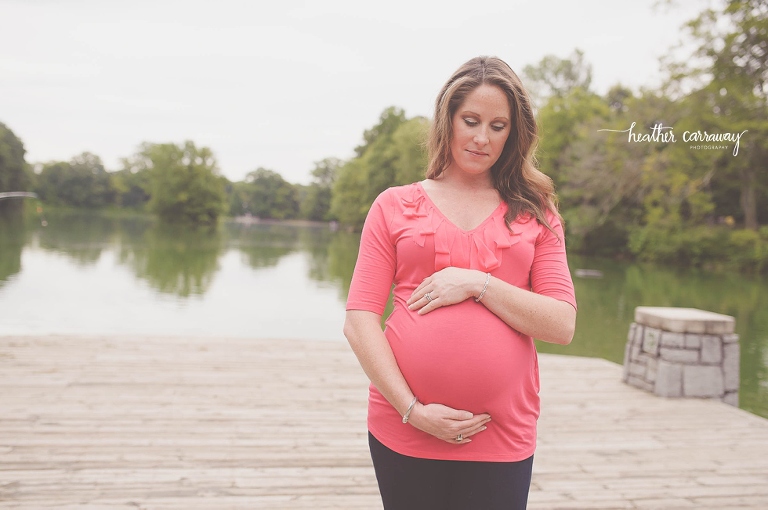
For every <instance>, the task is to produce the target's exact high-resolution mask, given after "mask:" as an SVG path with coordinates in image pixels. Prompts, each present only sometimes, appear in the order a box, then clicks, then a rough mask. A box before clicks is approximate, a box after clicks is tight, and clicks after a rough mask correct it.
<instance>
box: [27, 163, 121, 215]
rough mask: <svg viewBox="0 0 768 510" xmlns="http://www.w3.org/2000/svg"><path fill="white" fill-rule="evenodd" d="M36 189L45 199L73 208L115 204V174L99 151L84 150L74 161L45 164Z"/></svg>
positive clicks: (45, 200)
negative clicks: (99, 155) (108, 170)
mask: <svg viewBox="0 0 768 510" xmlns="http://www.w3.org/2000/svg"><path fill="white" fill-rule="evenodd" d="M36 186H37V187H36V190H37V193H38V194H39V196H40V198H41V200H43V201H44V202H47V203H50V204H55V205H64V206H69V207H85V208H95V207H104V206H107V205H111V204H113V203H114V199H115V190H114V188H113V187H112V178H111V175H110V174H109V173H108V172H107V171H106V169H105V168H104V164H103V163H102V162H101V159H100V158H99V157H98V156H96V155H95V154H91V153H90V152H84V153H82V154H80V155H78V156H75V157H74V158H72V160H71V161H69V162H65V161H55V162H51V163H46V164H45V165H43V167H42V170H41V171H40V175H39V176H38V178H37V184H36Z"/></svg>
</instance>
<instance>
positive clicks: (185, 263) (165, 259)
mask: <svg viewBox="0 0 768 510" xmlns="http://www.w3.org/2000/svg"><path fill="white" fill-rule="evenodd" d="M130 232H131V234H134V235H135V234H136V233H138V231H130ZM223 239H224V238H223V236H222V234H221V232H220V230H219V229H216V228H211V227H198V228H189V227H187V228H179V227H176V226H170V225H165V224H162V223H156V224H153V225H151V226H149V227H147V228H146V229H145V230H144V231H143V232H141V237H140V238H138V239H131V238H130V237H128V236H125V237H123V239H122V240H121V242H120V250H119V255H118V260H119V261H120V263H121V264H125V265H127V266H128V267H130V268H131V269H132V270H133V272H134V273H135V274H136V276H137V277H139V278H141V279H143V280H146V281H147V282H149V283H150V285H152V287H153V288H155V289H157V290H159V291H160V292H164V293H168V294H174V295H177V296H181V297H188V296H192V295H201V294H204V293H205V292H206V291H207V290H208V288H209V287H210V286H211V283H212V282H213V279H214V276H215V274H216V271H217V270H218V269H219V264H218V259H219V256H220V255H221V254H222V252H223V251H224V247H225V246H224V241H223Z"/></svg>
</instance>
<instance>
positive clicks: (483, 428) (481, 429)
mask: <svg viewBox="0 0 768 510" xmlns="http://www.w3.org/2000/svg"><path fill="white" fill-rule="evenodd" d="M487 428H488V427H482V428H480V431H481V432H482V431H483V430H485V429H487Z"/></svg>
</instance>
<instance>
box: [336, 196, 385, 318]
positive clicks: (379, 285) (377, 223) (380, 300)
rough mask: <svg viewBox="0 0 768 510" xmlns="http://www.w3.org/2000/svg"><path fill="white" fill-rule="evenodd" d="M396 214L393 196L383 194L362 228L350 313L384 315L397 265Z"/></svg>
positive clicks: (349, 300)
mask: <svg viewBox="0 0 768 510" xmlns="http://www.w3.org/2000/svg"><path fill="white" fill-rule="evenodd" d="M393 214H394V206H393V204H392V193H391V192H390V191H389V190H388V191H384V192H382V193H381V194H380V195H379V196H378V197H377V198H376V200H375V201H374V202H373V205H372V206H371V210H370V211H369V212H368V216H367V217H366V219H365V224H364V225H363V232H362V235H361V238H360V251H359V252H358V255H357V263H356V264H355V271H354V273H353V275H352V283H351V285H350V287H349V297H348V298H347V310H366V311H369V312H374V313H377V314H379V315H383V314H384V308H385V307H386V305H387V299H388V298H389V292H390V290H391V289H392V282H393V280H394V277H395V265H396V261H397V257H396V253H395V245H394V242H393V240H392V236H391V233H390V224H391V221H392V216H393Z"/></svg>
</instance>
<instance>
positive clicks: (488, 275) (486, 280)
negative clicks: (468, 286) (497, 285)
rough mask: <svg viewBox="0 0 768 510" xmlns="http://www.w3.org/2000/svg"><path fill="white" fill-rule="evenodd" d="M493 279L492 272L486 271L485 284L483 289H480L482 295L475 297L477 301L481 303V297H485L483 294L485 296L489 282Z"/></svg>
mask: <svg viewBox="0 0 768 510" xmlns="http://www.w3.org/2000/svg"><path fill="white" fill-rule="evenodd" d="M490 281H491V273H485V285H483V290H481V291H480V295H479V296H477V297H476V298H475V303H479V302H480V300H481V299H483V296H485V291H486V290H488V282H490Z"/></svg>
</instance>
